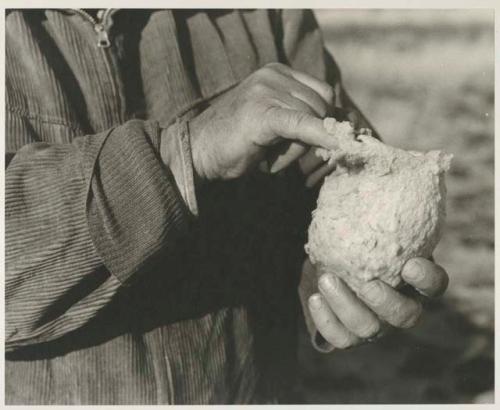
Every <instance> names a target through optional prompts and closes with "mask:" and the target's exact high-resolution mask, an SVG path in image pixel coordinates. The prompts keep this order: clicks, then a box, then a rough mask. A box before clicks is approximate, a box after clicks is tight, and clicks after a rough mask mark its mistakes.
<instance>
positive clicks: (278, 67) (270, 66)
mask: <svg viewBox="0 0 500 410" xmlns="http://www.w3.org/2000/svg"><path fill="white" fill-rule="evenodd" d="M282 69H283V64H281V63H278V62H272V63H267V64H266V65H265V66H264V67H262V70H270V71H279V70H282Z"/></svg>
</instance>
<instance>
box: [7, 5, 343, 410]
mask: <svg viewBox="0 0 500 410" xmlns="http://www.w3.org/2000/svg"><path fill="white" fill-rule="evenodd" d="M275 61H279V62H282V63H285V64H288V65H290V66H292V67H294V68H295V69H297V70H301V71H305V72H308V73H310V74H312V75H314V76H315V77H317V78H320V79H323V80H325V81H328V82H330V83H331V84H332V85H333V86H334V87H335V89H336V91H337V94H338V96H339V97H340V98H339V100H338V101H339V104H340V105H342V104H343V105H344V106H349V107H351V102H350V101H349V99H348V97H347V95H346V94H345V93H344V91H343V89H342V87H341V83H340V76H339V72H338V70H337V67H336V66H335V64H334V62H333V60H332V59H331V57H330V56H329V55H328V54H327V53H326V52H325V50H324V45H323V41H322V38H321V34H320V31H319V29H318V27H317V24H316V22H315V19H314V17H313V14H312V13H311V12H309V11H303V10H286V11H281V12H279V11H270V10H256V11H250V10H238V11H232V10H211V11H204V10H175V11H170V10H118V11H117V10H107V11H106V12H104V13H103V14H101V15H100V18H97V17H92V16H91V15H88V14H86V13H85V12H82V11H79V10H9V11H8V12H7V16H6V129H5V135H6V151H7V163H8V167H7V170H6V265H5V266H6V276H5V278H6V289H5V296H6V327H5V329H6V330H5V336H6V340H5V346H6V352H7V353H6V365H5V371H6V374H5V385H6V386H5V389H6V390H5V394H6V396H5V397H6V403H7V404H159V403H176V404H181V403H205V404H208V403H269V402H276V401H279V400H286V397H287V391H288V389H289V388H290V385H291V383H293V378H294V377H293V376H294V374H295V370H294V367H295V350H296V333H297V327H296V325H297V320H298V319H299V318H300V317H301V308H300V303H299V297H298V292H297V288H298V285H299V281H300V268H301V264H302V262H303V260H304V252H303V245H304V242H305V233H306V227H307V223H308V220H309V214H310V210H311V206H312V205H313V203H314V194H312V193H311V192H308V191H307V190H306V189H305V188H304V181H303V177H302V176H301V174H300V172H299V171H298V168H296V167H290V168H289V169H287V170H286V171H284V172H281V173H279V174H278V175H269V174H265V173H260V172H255V173H252V174H250V175H248V176H245V177H244V178H241V179H239V180H237V181H233V182H224V183H212V184H210V185H205V186H203V187H201V188H199V189H196V190H194V186H193V184H192V166H191V165H190V157H189V135H188V134H189V129H188V127H187V126H186V122H187V121H188V120H189V119H190V118H192V117H193V116H195V115H197V114H198V113H199V112H200V111H201V110H203V109H204V107H206V106H207V105H208V104H210V103H211V101H212V100H213V99H214V98H216V97H217V96H218V95H220V94H221V93H224V92H225V91H227V90H229V89H231V88H232V87H234V86H235V85H237V84H238V83H239V82H240V81H241V80H242V79H244V78H245V77H247V76H248V75H249V74H250V73H252V72H253V71H255V70H256V69H258V68H259V67H261V66H263V65H265V64H266V63H269V62H275ZM166 138H173V139H177V140H178V141H179V144H178V146H179V147H180V148H179V152H178V155H181V156H183V158H184V161H183V163H184V167H185V168H184V170H185V178H184V179H183V183H182V184H181V183H179V181H177V180H176V179H175V178H174V176H173V174H172V172H171V170H170V169H169V168H168V167H167V166H166V165H165V162H164V161H163V159H162V158H163V155H162V147H163V149H165V147H166V145H162V141H164V140H165V139H166ZM176 155H177V153H176ZM183 184H184V185H183ZM181 185H182V186H181ZM308 323H309V324H310V321H308Z"/></svg>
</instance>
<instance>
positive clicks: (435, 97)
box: [297, 10, 494, 403]
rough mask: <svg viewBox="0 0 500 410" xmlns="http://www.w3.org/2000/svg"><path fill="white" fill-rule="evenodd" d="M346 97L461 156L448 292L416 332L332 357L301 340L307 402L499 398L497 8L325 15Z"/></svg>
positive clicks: (410, 141)
mask: <svg viewBox="0 0 500 410" xmlns="http://www.w3.org/2000/svg"><path fill="white" fill-rule="evenodd" d="M315 13H316V16H317V18H318V21H319V23H320V26H321V27H322V30H323V35H324V39H325V42H326V44H327V47H328V49H329V50H330V52H331V53H332V54H333V56H334V58H335V59H336V61H337V63H338V64H339V66H340V68H341V70H342V73H343V77H344V82H345V85H346V88H347V90H348V91H349V92H350V94H351V95H352V97H353V98H354V100H355V101H356V102H357V104H358V105H359V106H360V108H361V110H362V111H363V112H364V113H365V114H366V116H367V117H368V118H369V119H370V120H371V121H372V123H373V125H374V127H375V128H376V129H377V130H378V131H379V133H380V134H381V136H382V138H383V139H384V140H385V141H386V142H388V143H390V144H392V145H395V146H400V147H404V148H407V149H419V150H430V149H437V148H439V149H444V150H445V151H447V152H449V153H452V154H454V160H453V164H452V168H451V171H450V173H449V175H448V179H447V186H448V203H447V206H448V216H447V227H446V231H445V233H444V236H443V239H442V240H441V242H440V244H439V245H438V248H437V249H436V251H435V254H434V255H435V259H436V261H437V262H438V263H439V264H441V265H443V266H444V267H445V268H446V269H447V270H448V272H449V274H450V278H451V282H450V287H449V291H448V293H447V294H446V296H445V297H444V298H443V299H442V300H441V301H439V302H433V303H432V304H430V305H428V309H427V311H426V313H425V315H424V317H423V320H422V321H421V323H420V324H419V325H418V326H417V327H416V328H414V329H412V330H411V331H405V332H393V333H392V334H390V335H388V336H386V337H385V338H384V339H383V340H380V341H378V342H377V343H375V344H371V345H366V346H362V347H358V348H356V349H353V350H349V351H345V352H336V353H334V354H332V355H321V354H319V353H316V352H315V351H314V350H313V349H312V348H311V346H310V343H309V340H308V338H307V336H306V333H305V332H303V333H302V335H301V349H300V363H301V371H300V379H301V383H300V386H301V387H300V388H299V391H298V392H297V394H298V396H299V397H301V400H303V401H304V402H306V403H482V402H493V385H494V380H493V379H494V360H493V353H494V345H493V330H494V265H493V264H494V199H493V197H494V108H493V103H494V17H493V12H492V11H487V10H316V11H315Z"/></svg>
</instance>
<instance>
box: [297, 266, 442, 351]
mask: <svg viewBox="0 0 500 410" xmlns="http://www.w3.org/2000/svg"><path fill="white" fill-rule="evenodd" d="M307 263H309V266H310V267H311V266H312V265H310V262H308V261H306V264H307ZM310 267H309V269H310ZM401 275H402V277H403V280H404V281H405V282H406V283H407V284H409V285H411V286H413V287H414V288H415V289H416V290H418V291H419V293H421V294H422V295H424V296H427V297H436V296H440V295H441V294H442V293H443V292H444V291H445V290H446V287H447V286H448V275H447V274H446V272H445V270H444V269H443V268H442V267H440V266H438V265H436V264H434V263H433V262H431V261H429V260H427V259H424V258H413V259H410V260H409V261H408V262H407V263H406V264H405V265H404V267H403V270H402V272H401ZM318 287H319V291H320V292H319V293H315V294H313V295H312V296H310V297H309V300H308V303H309V310H310V313H311V317H312V320H313V322H314V324H315V326H316V328H317V329H318V331H319V333H320V334H321V335H322V336H323V338H324V339H325V340H326V341H327V342H329V343H330V344H331V345H332V346H333V347H334V348H338V349H345V348H348V347H351V346H355V345H358V344H360V343H362V342H363V341H364V340H366V339H370V338H374V337H377V335H378V334H379V332H380V331H381V328H382V325H383V324H384V323H388V324H389V325H392V326H394V327H397V328H401V329H405V328H409V327H412V326H414V325H415V324H416V323H417V321H418V319H419V317H420V314H421V312H422V305H421V303H420V302H419V301H418V300H417V299H416V298H412V297H408V296H405V295H403V294H402V293H400V292H398V291H397V290H395V289H393V288H392V287H390V286H389V285H386V284H385V283H384V282H382V281H380V280H373V281H370V282H367V283H366V284H365V286H364V287H362V288H361V289H360V291H359V295H356V294H355V293H354V292H353V291H352V290H351V289H350V288H348V286H347V285H346V284H345V283H344V282H343V281H342V280H341V279H340V278H338V277H336V276H335V275H333V274H330V273H327V274H323V275H322V276H321V277H320V278H319V280H318Z"/></svg>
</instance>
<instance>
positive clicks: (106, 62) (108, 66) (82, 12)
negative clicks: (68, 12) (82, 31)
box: [72, 9, 125, 122]
mask: <svg viewBox="0 0 500 410" xmlns="http://www.w3.org/2000/svg"><path fill="white" fill-rule="evenodd" d="M72 10H73V11H74V12H75V13H77V14H78V15H79V16H81V17H82V18H84V19H85V20H87V21H88V22H89V23H91V24H92V25H93V27H94V31H97V29H96V27H97V26H98V25H101V27H102V29H103V30H104V31H105V29H104V27H105V23H106V20H107V17H108V15H109V13H110V12H111V11H112V10H113V9H106V10H105V11H104V13H103V15H102V19H100V21H97V20H96V19H95V18H93V17H92V16H91V15H90V14H89V13H87V12H86V11H85V10H82V9H72ZM98 47H99V48H100V49H101V50H102V53H103V55H104V65H105V66H106V70H107V72H108V77H109V78H110V80H111V83H112V84H113V93H114V95H115V97H116V98H117V103H118V106H119V109H118V116H119V120H120V122H122V121H123V119H124V118H125V113H124V112H123V108H122V104H121V95H120V91H119V90H118V85H117V83H116V79H115V77H114V76H113V70H112V69H111V62H110V58H109V55H108V53H107V52H106V49H107V48H108V47H102V46H99V43H98Z"/></svg>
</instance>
